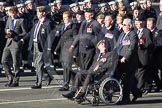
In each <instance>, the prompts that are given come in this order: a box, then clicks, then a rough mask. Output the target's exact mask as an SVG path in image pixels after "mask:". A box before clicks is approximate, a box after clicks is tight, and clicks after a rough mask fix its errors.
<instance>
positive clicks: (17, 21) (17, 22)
mask: <svg viewBox="0 0 162 108" xmlns="http://www.w3.org/2000/svg"><path fill="white" fill-rule="evenodd" d="M20 20H21V19H20V18H17V19H16V23H15V26H14V29H15V28H16V27H17V26H18V25H19V23H20Z"/></svg>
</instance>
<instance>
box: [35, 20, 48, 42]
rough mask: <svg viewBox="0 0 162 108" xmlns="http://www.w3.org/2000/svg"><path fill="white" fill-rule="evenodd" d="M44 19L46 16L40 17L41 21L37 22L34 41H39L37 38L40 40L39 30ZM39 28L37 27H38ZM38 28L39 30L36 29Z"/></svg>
mask: <svg viewBox="0 0 162 108" xmlns="http://www.w3.org/2000/svg"><path fill="white" fill-rule="evenodd" d="M44 19H45V17H44V18H42V19H40V20H39V21H38V23H37V24H36V27H35V30H34V34H33V35H34V37H35V36H36V37H35V38H34V39H33V41H34V42H37V40H38V37H37V36H38V32H39V29H40V26H41V25H42V24H43V21H44ZM36 28H37V29H36ZM36 30H37V31H36Z"/></svg>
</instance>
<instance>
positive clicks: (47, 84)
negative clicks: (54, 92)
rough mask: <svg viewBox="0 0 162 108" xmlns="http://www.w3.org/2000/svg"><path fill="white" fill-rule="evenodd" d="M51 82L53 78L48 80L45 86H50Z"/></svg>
mask: <svg viewBox="0 0 162 108" xmlns="http://www.w3.org/2000/svg"><path fill="white" fill-rule="evenodd" d="M52 80H53V78H49V79H48V80H47V83H46V86H49V85H50V84H51V81H52Z"/></svg>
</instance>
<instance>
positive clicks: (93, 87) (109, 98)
mask: <svg viewBox="0 0 162 108" xmlns="http://www.w3.org/2000/svg"><path fill="white" fill-rule="evenodd" d="M112 60H113V63H112V68H111V69H110V70H109V72H106V73H105V74H104V75H103V77H102V78H101V79H100V80H94V81H93V82H92V84H89V86H88V87H87V90H86V94H85V96H84V98H83V99H80V100H75V97H76V96H77V95H78V94H79V93H80V92H81V90H82V88H80V89H79V90H78V92H77V93H76V96H75V97H74V100H75V101H76V102H77V103H78V104H81V103H82V102H84V101H88V102H90V103H91V104H92V105H93V106H97V105H99V104H100V103H101V102H102V103H104V104H106V105H114V104H118V102H119V101H120V100H121V99H122V96H123V95H122V94H123V92H122V91H123V90H122V79H123V78H124V76H125V74H123V75H122V77H121V79H120V80H117V79H115V78H114V77H112V76H113V74H114V73H115V71H116V68H117V64H118V56H117V54H116V53H114V54H113V57H112ZM89 94H92V96H91V97H88V95H89Z"/></svg>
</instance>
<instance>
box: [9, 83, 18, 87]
mask: <svg viewBox="0 0 162 108" xmlns="http://www.w3.org/2000/svg"><path fill="white" fill-rule="evenodd" d="M18 86H19V83H13V84H11V85H9V87H18Z"/></svg>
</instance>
